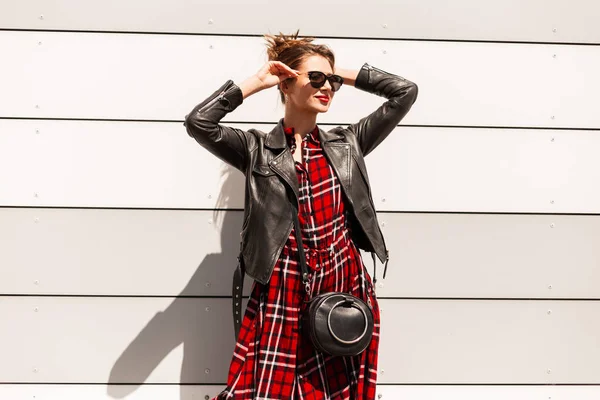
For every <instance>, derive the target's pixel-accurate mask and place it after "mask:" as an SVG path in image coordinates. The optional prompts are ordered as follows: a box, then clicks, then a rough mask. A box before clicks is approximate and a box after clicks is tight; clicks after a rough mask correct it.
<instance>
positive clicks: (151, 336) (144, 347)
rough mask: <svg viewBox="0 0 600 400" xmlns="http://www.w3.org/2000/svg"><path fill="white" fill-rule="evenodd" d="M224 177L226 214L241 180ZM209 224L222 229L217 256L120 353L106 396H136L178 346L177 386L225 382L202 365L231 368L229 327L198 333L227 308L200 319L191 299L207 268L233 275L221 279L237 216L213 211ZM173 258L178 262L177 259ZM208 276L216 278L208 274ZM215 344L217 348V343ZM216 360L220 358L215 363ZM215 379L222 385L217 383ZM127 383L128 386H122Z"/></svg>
mask: <svg viewBox="0 0 600 400" xmlns="http://www.w3.org/2000/svg"><path fill="white" fill-rule="evenodd" d="M222 177H223V179H222V181H223V185H222V187H221V192H220V193H219V199H218V201H217V208H220V209H227V206H228V204H231V198H232V197H234V196H239V195H240V194H241V195H243V192H244V191H243V188H244V178H243V175H242V174H240V173H239V172H237V170H235V169H233V168H231V167H225V169H224V172H223V174H222ZM213 220H214V221H215V223H216V224H218V225H217V226H219V225H220V227H221V253H218V254H207V255H206V257H204V259H203V260H202V262H201V263H200V265H199V266H198V268H197V269H196V271H195V272H194V275H193V276H192V277H191V279H190V281H189V282H188V284H187V285H186V286H185V288H184V289H183V290H182V291H181V293H179V295H178V297H177V298H175V300H173V302H172V303H171V304H170V305H169V306H168V307H167V308H166V309H165V310H164V311H161V312H158V313H156V315H155V316H154V317H153V318H152V319H151V320H150V322H148V324H147V325H146V326H145V327H144V329H142V331H141V332H140V333H139V334H138V335H137V336H136V337H135V338H134V339H133V341H132V342H131V343H130V344H129V346H127V348H126V349H125V350H124V351H123V353H122V354H121V356H120V357H119V358H118V359H117V361H116V362H115V365H114V366H113V368H112V370H111V371H110V376H109V380H108V385H109V386H107V393H108V395H109V396H110V397H112V398H116V399H122V398H125V397H126V396H128V395H130V394H131V393H133V392H134V391H136V390H137V389H138V388H139V387H140V386H141V385H142V384H143V382H145V381H146V379H147V378H148V376H149V375H150V374H151V373H152V371H153V370H154V369H155V368H156V367H157V366H158V365H159V364H160V363H161V362H162V361H163V359H164V358H165V357H167V355H169V354H170V353H171V351H173V350H174V349H175V348H176V347H178V346H179V345H183V362H182V365H181V376H180V383H182V384H190V383H204V382H207V379H210V381H209V383H213V384H214V383H223V382H224V380H225V376H223V377H217V376H213V375H214V373H211V374H210V375H206V374H205V372H204V367H203V365H206V364H207V360H210V362H211V364H212V365H214V364H217V365H226V366H227V367H228V366H229V362H230V360H231V353H226V354H222V353H223V349H224V348H227V349H230V348H231V351H233V345H234V334H233V323H229V324H226V325H227V326H228V327H229V328H230V330H229V331H227V332H216V333H215V334H211V335H210V337H208V338H207V337H202V336H201V333H202V332H207V331H210V329H207V328H206V326H203V324H207V323H208V324H213V323H214V321H217V326H223V325H225V324H224V323H223V322H218V321H223V320H227V321H229V319H231V316H230V307H227V309H226V310H227V314H226V315H215V316H213V318H203V317H204V315H203V314H202V313H203V312H204V310H203V309H198V307H197V305H198V302H197V301H195V300H194V299H190V298H189V296H197V295H198V294H200V293H202V292H203V290H202V289H203V286H204V284H205V279H204V278H203V277H202V276H205V275H206V272H207V271H206V270H207V269H210V270H212V271H217V270H218V269H223V268H225V269H227V270H230V271H231V274H221V276H233V275H232V274H233V270H234V268H235V266H236V262H237V260H236V257H237V254H238V252H239V240H240V235H239V233H240V229H241V226H242V221H241V213H240V212H232V211H215V212H214V218H213ZM198 240H202V238H198ZM173 256H174V257H177V255H173ZM169 268H170V267H169V266H165V273H168V271H169ZM210 275H212V276H218V275H219V274H218V273H216V272H215V273H214V274H213V273H212V272H211V273H210ZM215 340H217V341H218V343H215V342H214V341H215ZM215 357H218V358H224V359H222V360H221V359H220V360H218V361H214V358H215ZM215 379H217V380H218V381H220V382H215ZM125 383H126V384H127V385H124V384H125ZM193 392H194V390H193V389H192V390H190V387H189V386H188V387H186V386H180V400H192V399H194V400H197V399H198V397H197V396H194V393H193ZM196 394H197V393H196Z"/></svg>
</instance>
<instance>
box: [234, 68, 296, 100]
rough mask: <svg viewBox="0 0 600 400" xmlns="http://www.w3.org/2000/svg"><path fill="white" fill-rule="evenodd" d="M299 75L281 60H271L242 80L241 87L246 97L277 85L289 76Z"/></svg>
mask: <svg viewBox="0 0 600 400" xmlns="http://www.w3.org/2000/svg"><path fill="white" fill-rule="evenodd" d="M297 76H298V71H296V70H293V69H291V68H290V67H288V66H287V65H285V64H284V63H282V62H280V61H269V62H267V63H266V64H265V65H263V66H262V67H261V68H260V69H259V70H258V72H257V73H256V74H254V75H253V76H251V77H250V78H248V79H246V80H245V81H244V82H242V83H241V84H240V85H239V87H240V89H241V90H242V94H243V96H244V98H246V97H248V96H250V95H251V94H254V93H256V92H259V91H261V90H264V89H268V88H270V87H273V86H276V85H278V84H279V83H281V82H283V81H285V80H286V79H289V78H295V77H297Z"/></svg>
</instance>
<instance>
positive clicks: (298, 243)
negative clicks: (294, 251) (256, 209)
mask: <svg viewBox="0 0 600 400" xmlns="http://www.w3.org/2000/svg"><path fill="white" fill-rule="evenodd" d="M291 205H292V220H293V221H294V231H296V232H295V233H296V246H297V247H298V256H299V257H298V258H299V260H298V261H299V262H300V271H301V272H302V283H303V284H304V289H305V290H306V293H307V294H308V296H309V297H310V295H311V293H310V280H309V278H308V267H307V266H306V255H305V254H304V243H303V242H302V231H301V228H300V220H299V219H298V213H299V211H298V207H297V205H296V203H295V202H294V201H292V202H291Z"/></svg>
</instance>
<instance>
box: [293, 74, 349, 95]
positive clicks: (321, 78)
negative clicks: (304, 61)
mask: <svg viewBox="0 0 600 400" xmlns="http://www.w3.org/2000/svg"><path fill="white" fill-rule="evenodd" d="M303 73H304V74H308V79H309V80H310V85H311V86H312V87H314V88H315V89H319V88H321V87H323V85H325V82H326V81H329V84H330V85H331V90H332V91H333V92H337V91H338V90H340V88H341V87H342V84H343V83H344V78H342V77H341V76H339V75H329V76H327V75H325V74H324V73H323V72H321V71H309V72H303Z"/></svg>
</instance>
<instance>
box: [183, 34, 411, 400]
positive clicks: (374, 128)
mask: <svg viewBox="0 0 600 400" xmlns="http://www.w3.org/2000/svg"><path fill="white" fill-rule="evenodd" d="M266 39H267V48H268V57H269V61H268V62H267V63H266V64H265V65H264V66H263V67H262V68H261V69H260V70H259V71H258V72H257V73H256V74H255V75H253V76H251V77H250V78H248V79H246V80H245V81H243V82H241V83H240V84H239V85H236V84H234V83H233V82H232V81H228V82H227V83H225V84H224V85H223V86H222V87H221V88H220V89H219V90H217V91H216V92H215V93H214V94H213V95H212V96H210V97H209V98H208V99H206V100H205V101H204V102H202V103H201V104H199V105H198V106H196V107H195V108H194V109H193V110H192V112H191V113H190V114H189V115H188V116H187V117H186V122H185V125H186V127H187V132H188V134H189V135H190V136H192V137H193V138H194V139H196V141H198V143H200V144H201V145H202V146H204V147H205V148H207V149H208V150H209V151H210V152H212V153H213V154H214V155H216V156H217V157H219V158H221V159H222V160H224V161H225V162H227V163H229V164H231V165H232V166H234V167H236V168H238V169H239V170H241V171H242V172H243V173H244V174H245V176H246V196H245V208H244V223H243V227H242V234H241V235H242V245H241V246H242V249H241V260H242V262H243V264H244V265H245V270H246V272H247V273H248V274H249V275H250V276H252V277H253V278H254V280H255V282H254V286H253V289H252V294H251V296H250V300H249V303H248V307H247V309H246V312H245V314H244V317H243V320H242V321H241V329H240V331H239V334H238V336H237V343H236V346H235V349H234V354H233V358H232V361H231V365H230V368H229V375H228V378H227V387H226V388H225V390H224V391H223V392H221V393H220V394H219V396H217V398H218V399H240V400H243V399H267V398H269V399H296V398H301V399H365V400H366V399H374V398H375V383H376V379H377V351H378V345H379V307H378V303H377V299H376V296H375V293H374V289H373V283H372V281H371V278H370V277H369V275H368V273H367V272H366V270H365V267H364V264H363V262H362V259H361V254H360V252H359V250H358V248H362V249H364V250H366V251H369V252H371V253H373V254H376V255H377V256H378V257H379V259H380V260H381V261H382V262H384V261H385V262H386V265H387V258H388V253H387V249H386V247H385V242H384V240H383V236H382V233H381V230H380V229H379V225H378V223H377V217H376V214H375V209H374V206H373V201H372V198H371V191H370V187H369V180H368V177H367V172H366V167H365V163H364V159H363V157H364V156H366V155H367V154H368V153H370V152H371V151H372V150H373V149H374V148H375V147H376V146H377V145H379V144H380V143H381V142H382V141H383V140H384V139H385V138H386V137H387V136H388V135H389V134H390V133H391V132H392V130H393V129H394V128H395V127H396V125H397V124H398V123H399V122H400V120H401V119H402V118H403V117H404V116H405V115H406V113H407V112H408V111H409V109H410V107H411V106H412V104H413V103H414V101H415V100H416V97H417V86H416V85H415V84H414V83H412V82H410V81H408V80H405V79H403V78H401V77H399V76H396V75H392V74H389V73H386V72H384V71H381V70H378V69H376V68H373V67H371V66H369V65H368V64H365V65H364V66H363V67H362V68H361V69H360V71H351V70H345V69H340V68H337V67H336V66H335V58H334V55H333V53H332V51H331V50H330V49H329V48H328V47H327V46H324V45H315V44H313V43H312V38H303V39H299V38H298V33H297V32H296V34H295V35H290V36H285V35H281V34H280V35H277V36H272V35H267V36H266ZM342 83H343V84H344V85H351V86H355V87H356V88H358V89H361V90H364V91H367V92H369V93H373V94H377V95H380V96H383V97H386V98H387V101H386V102H385V103H384V104H383V105H382V106H381V107H379V109H377V110H376V111H375V112H373V113H372V114H370V115H369V116H367V117H365V118H363V119H361V120H360V121H359V122H357V123H355V124H353V125H350V126H348V127H337V128H334V129H331V130H329V131H325V130H323V129H320V128H319V127H317V125H316V120H317V115H318V114H319V113H324V112H327V110H328V109H329V107H330V106H331V102H332V100H333V98H334V95H335V93H336V92H337V90H338V89H339V88H340V86H341V85H342ZM273 86H277V88H278V90H279V91H280V95H281V100H282V102H283V104H284V106H285V114H284V118H283V119H282V120H280V121H279V123H278V125H277V126H276V127H275V128H274V129H273V130H272V131H271V132H269V133H265V132H261V131H258V130H249V131H243V130H240V129H234V128H231V127H227V126H223V125H220V124H219V121H220V120H221V119H222V118H223V117H224V116H225V115H226V114H227V113H229V112H231V111H233V110H234V109H236V108H237V107H238V106H239V105H240V104H241V103H242V102H243V100H244V99H245V98H246V97H248V96H251V95H252V94H254V93H256V92H258V91H261V90H264V89H267V88H270V87H273ZM293 204H297V206H298V217H299V220H300V226H301V227H302V228H301V229H300V230H301V234H302V241H303V245H304V249H305V254H306V260H307V264H308V266H309V271H310V289H311V292H312V295H313V296H316V295H318V294H319V293H325V292H331V291H341V292H347V293H351V294H353V295H355V296H357V297H359V298H361V299H363V300H364V301H366V302H367V303H368V304H369V305H370V307H371V308H372V311H373V314H374V322H375V327H374V332H373V337H372V340H371V343H370V345H369V346H368V348H367V349H366V350H365V351H364V352H362V353H361V354H359V355H358V356H354V357H334V356H329V355H326V354H323V353H320V352H318V351H316V350H315V349H314V348H313V346H312V345H311V342H310V339H309V338H308V337H306V336H305V335H303V334H302V331H301V330H300V329H299V315H301V313H302V311H303V302H304V300H306V292H305V290H304V287H303V285H302V280H301V277H300V273H299V271H300V266H299V262H298V247H297V241H296V238H295V232H294V230H293V219H292V215H293V214H292V213H293V212H295V211H293V210H294V208H293V207H292V205H293ZM384 277H385V272H384Z"/></svg>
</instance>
